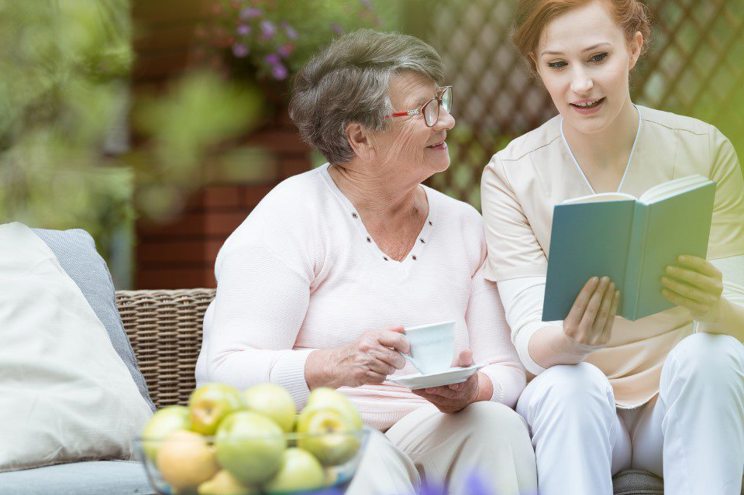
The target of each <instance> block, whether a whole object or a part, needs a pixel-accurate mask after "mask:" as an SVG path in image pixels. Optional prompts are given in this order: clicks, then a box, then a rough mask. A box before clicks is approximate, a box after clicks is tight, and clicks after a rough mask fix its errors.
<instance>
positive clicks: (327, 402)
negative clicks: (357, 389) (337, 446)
mask: <svg viewBox="0 0 744 495" xmlns="http://www.w3.org/2000/svg"><path fill="white" fill-rule="evenodd" d="M306 407H312V408H316V407H331V408H334V409H338V411H339V412H341V414H343V415H344V416H346V417H347V418H349V420H350V421H351V423H352V425H354V428H355V429H357V430H361V429H362V427H363V426H364V424H363V423H362V416H361V415H360V414H359V411H357V408H356V407H355V406H354V404H352V403H351V401H350V400H349V399H348V398H347V397H346V396H345V395H344V394H342V393H341V392H339V391H338V390H334V389H332V388H328V387H320V388H316V389H314V390H313V391H312V392H310V396H309V397H308V398H307V406H306Z"/></svg>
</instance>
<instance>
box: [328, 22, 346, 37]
mask: <svg viewBox="0 0 744 495" xmlns="http://www.w3.org/2000/svg"><path fill="white" fill-rule="evenodd" d="M331 31H333V32H334V33H336V34H343V32H344V28H342V27H341V25H340V24H338V23H336V22H334V23H331Z"/></svg>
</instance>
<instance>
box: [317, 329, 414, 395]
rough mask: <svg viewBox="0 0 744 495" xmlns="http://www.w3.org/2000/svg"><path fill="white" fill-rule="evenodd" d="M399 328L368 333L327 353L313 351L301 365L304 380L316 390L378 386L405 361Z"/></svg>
mask: <svg viewBox="0 0 744 495" xmlns="http://www.w3.org/2000/svg"><path fill="white" fill-rule="evenodd" d="M403 332H404V330H403V327H402V326H399V327H393V328H389V329H386V330H371V331H368V332H365V333H363V334H362V335H361V336H360V337H359V338H358V339H357V340H355V341H354V342H352V343H350V344H348V345H345V346H341V347H334V348H331V349H319V350H317V351H313V352H311V353H310V355H309V356H308V358H307V362H306V364H305V380H306V381H307V384H308V386H309V387H310V388H311V389H313V388H317V387H332V388H338V387H344V386H345V387H358V386H360V385H366V384H376V383H382V382H384V381H385V379H386V378H387V377H388V375H391V374H393V373H394V372H395V371H396V370H399V369H402V368H403V367H404V366H405V364H406V360H405V358H404V357H403V356H402V355H401V352H403V353H408V352H409V351H410V346H409V344H408V341H407V340H406V338H405V337H404V335H403Z"/></svg>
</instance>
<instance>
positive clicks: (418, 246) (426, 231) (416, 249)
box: [320, 163, 435, 266]
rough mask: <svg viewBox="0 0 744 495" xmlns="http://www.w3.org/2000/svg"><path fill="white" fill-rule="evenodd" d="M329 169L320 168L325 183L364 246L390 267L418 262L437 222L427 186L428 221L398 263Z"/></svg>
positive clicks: (424, 187) (325, 166)
mask: <svg viewBox="0 0 744 495" xmlns="http://www.w3.org/2000/svg"><path fill="white" fill-rule="evenodd" d="M329 168H330V165H329V164H328V163H326V164H324V165H322V166H321V167H320V175H321V177H322V179H323V181H324V182H325V183H326V185H327V186H328V188H329V189H330V190H331V192H332V193H333V195H334V196H335V197H336V199H337V200H338V201H339V203H340V205H341V207H342V209H343V210H344V211H345V212H346V214H347V215H349V217H348V218H351V219H352V220H351V221H352V222H353V223H354V225H355V228H356V230H357V232H358V233H359V235H360V238H361V239H362V241H363V244H365V245H366V246H367V248H368V249H370V250H371V252H372V253H373V254H374V255H375V257H376V258H377V259H381V260H384V261H385V262H388V263H389V264H390V266H408V265H409V264H410V262H411V261H416V260H417V259H418V258H419V257H420V256H421V255H422V254H423V252H424V251H425V247H426V245H427V243H428V242H429V240H430V239H431V232H432V229H433V227H434V220H435V219H434V217H435V213H434V205H433V204H432V198H431V195H430V194H429V191H427V190H426V186H424V185H423V184H421V185H420V187H421V188H422V189H423V191H424V194H426V202H427V205H428V207H429V213H428V215H427V217H426V220H425V221H424V225H423V226H422V227H421V231H420V232H419V235H418V237H417V240H416V242H415V243H414V245H413V247H412V248H411V250H410V251H409V252H408V254H406V257H405V258H403V259H402V260H400V261H398V260H395V259H393V258H391V257H390V256H388V254H387V253H385V252H384V251H383V250H382V249H381V248H380V247H379V246H378V245H377V243H376V242H375V241H374V239H373V238H372V236H371V234H370V233H369V232H368V231H367V228H366V227H365V226H364V223H363V222H362V219H361V216H360V215H359V213H358V212H357V211H356V208H355V207H354V205H353V203H352V202H351V201H350V200H349V198H347V197H346V195H345V194H344V193H343V191H341V189H340V188H339V187H338V185H337V184H336V182H335V181H334V180H333V177H331V174H330V172H329V170H328V169H329Z"/></svg>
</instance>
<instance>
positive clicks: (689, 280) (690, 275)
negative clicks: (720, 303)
mask: <svg viewBox="0 0 744 495" xmlns="http://www.w3.org/2000/svg"><path fill="white" fill-rule="evenodd" d="M665 272H666V275H667V276H669V277H673V278H674V279H676V280H679V281H681V282H684V283H686V284H689V285H692V286H693V287H697V288H699V289H701V290H704V291H706V292H710V293H711V294H720V293H721V292H722V291H723V284H722V283H721V280H720V278H716V277H713V276H709V275H706V274H703V273H701V272H697V271H694V270H690V269H687V268H682V267H679V266H673V265H672V266H668V267H666V270H665Z"/></svg>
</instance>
